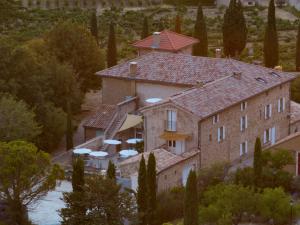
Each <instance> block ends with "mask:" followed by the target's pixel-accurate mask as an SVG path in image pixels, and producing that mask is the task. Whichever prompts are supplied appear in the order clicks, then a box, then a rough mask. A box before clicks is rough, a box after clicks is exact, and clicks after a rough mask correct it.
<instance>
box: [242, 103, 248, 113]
mask: <svg viewBox="0 0 300 225" xmlns="http://www.w3.org/2000/svg"><path fill="white" fill-rule="evenodd" d="M246 108H247V102H242V103H241V111H245V110H246Z"/></svg>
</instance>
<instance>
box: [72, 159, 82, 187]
mask: <svg viewBox="0 0 300 225" xmlns="http://www.w3.org/2000/svg"><path fill="white" fill-rule="evenodd" d="M83 186H84V162H83V160H82V159H81V158H77V159H75V160H74V162H73V173H72V187H73V192H76V191H82V190H83Z"/></svg>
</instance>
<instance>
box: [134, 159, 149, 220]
mask: <svg viewBox="0 0 300 225" xmlns="http://www.w3.org/2000/svg"><path fill="white" fill-rule="evenodd" d="M147 192H148V190H147V169H146V163H145V159H144V156H142V159H141V161H140V166H139V173H138V190H137V200H136V201H137V211H138V224H140V225H144V224H146V221H147V218H146V216H147V208H148V207H147Z"/></svg>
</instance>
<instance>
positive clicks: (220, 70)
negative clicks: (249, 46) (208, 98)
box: [96, 52, 252, 86]
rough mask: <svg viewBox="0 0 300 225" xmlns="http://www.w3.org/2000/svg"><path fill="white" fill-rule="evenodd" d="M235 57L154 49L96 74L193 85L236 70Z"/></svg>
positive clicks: (215, 78) (218, 77)
mask: <svg viewBox="0 0 300 225" xmlns="http://www.w3.org/2000/svg"><path fill="white" fill-rule="evenodd" d="M133 61H134V62H137V65H138V66H137V74H136V76H135V77H134V78H133V77H132V76H131V75H130V73H129V62H133ZM232 61H233V60H231V59H225V58H208V57H196V56H191V55H186V54H175V53H166V52H151V53H149V54H146V55H143V56H140V57H138V58H136V59H133V60H131V61H129V62H125V63H123V64H119V65H117V66H114V67H111V68H108V69H105V70H102V71H99V72H97V73H96V74H97V75H100V76H102V77H115V78H120V79H135V80H138V81H146V82H163V83H169V84H178V85H185V86H193V85H195V84H196V83H197V82H198V81H201V82H204V83H208V82H211V81H214V80H217V79H220V78H222V77H225V76H228V75H230V74H232V73H233V71H237V70H238V68H237V67H236V65H234V64H233V63H232ZM243 64H244V65H246V66H247V65H249V64H246V63H243ZM244 67H245V66H244ZM251 68H252V67H251Z"/></svg>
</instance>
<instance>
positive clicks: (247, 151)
mask: <svg viewBox="0 0 300 225" xmlns="http://www.w3.org/2000/svg"><path fill="white" fill-rule="evenodd" d="M245 143H246V153H248V141H246V142H245Z"/></svg>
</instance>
